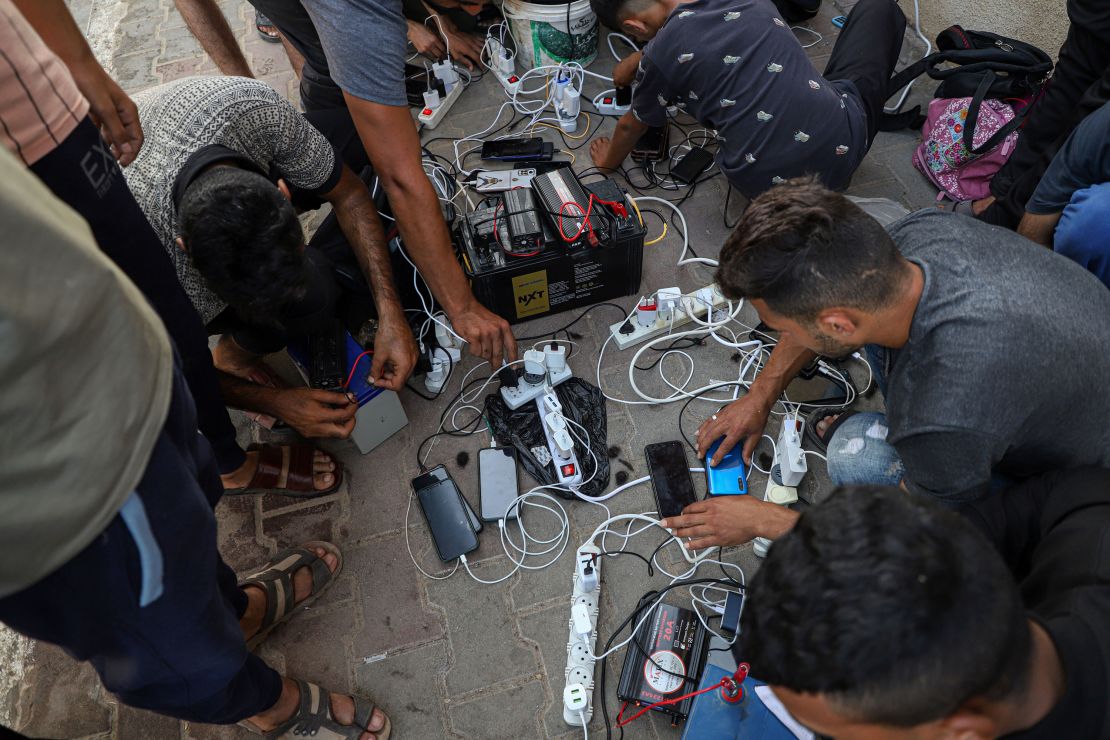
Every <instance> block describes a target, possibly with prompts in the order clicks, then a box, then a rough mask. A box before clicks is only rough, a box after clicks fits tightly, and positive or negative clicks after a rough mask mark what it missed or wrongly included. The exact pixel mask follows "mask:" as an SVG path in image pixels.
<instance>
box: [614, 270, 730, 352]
mask: <svg viewBox="0 0 1110 740" xmlns="http://www.w3.org/2000/svg"><path fill="white" fill-rule="evenodd" d="M664 290H670V289H669V288H666V289H664ZM703 299H704V300H703ZM727 303H728V300H727V299H726V298H725V297H724V296H723V295H721V293H720V291H719V290H717V287H716V285H715V284H714V285H707V286H706V287H704V288H702V289H701V290H699V291H698V292H697V294H696V297H694V298H681V299H680V300H679V303H678V306H676V308H675V309H674V315H673V316H672V317H671V318H670V319H668V320H666V321H664V320H663V319H661V318H660V317H659V311H658V305H657V303H656V296H654V295H653V296H650V297H644V298H641V299H640V302H639V303H638V304H637V306H636V311H635V312H634V316H633V317H632V319H631V320H630V321H618V322H617V323H615V324H611V325H610V326H609V333H610V334H612V335H613V343H614V344H616V345H617V347H618V348H619V349H628V348H629V347H632V346H633V345H637V344H640V343H641V342H646V341H647V340H649V339H654V338H655V337H658V336H660V335H662V334H666V333H668V332H670V331H672V330H674V329H677V328H678V327H680V326H683V325H684V324H688V323H689V322H690V321H692V320H693V319H691V318H690V317H691V315H693V316H696V317H698V318H699V319H701V320H702V321H705V320H707V318H708V317H710V316H711V315H712V310H713V309H716V308H722V307H724V306H725V305H727Z"/></svg>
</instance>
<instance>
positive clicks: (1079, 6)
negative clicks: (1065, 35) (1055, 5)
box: [1068, 0, 1110, 39]
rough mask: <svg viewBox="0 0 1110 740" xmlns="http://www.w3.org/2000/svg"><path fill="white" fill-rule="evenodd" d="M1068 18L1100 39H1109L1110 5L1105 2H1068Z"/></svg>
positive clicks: (1081, 0) (1098, 0) (1080, 0)
mask: <svg viewBox="0 0 1110 740" xmlns="http://www.w3.org/2000/svg"><path fill="white" fill-rule="evenodd" d="M1068 18H1069V19H1070V20H1071V23H1072V25H1073V26H1079V27H1080V28H1082V29H1084V30H1085V31H1087V32H1088V33H1091V34H1094V35H1095V36H1097V37H1099V38H1101V39H1110V4H1108V3H1107V2H1106V1H1105V0H1068Z"/></svg>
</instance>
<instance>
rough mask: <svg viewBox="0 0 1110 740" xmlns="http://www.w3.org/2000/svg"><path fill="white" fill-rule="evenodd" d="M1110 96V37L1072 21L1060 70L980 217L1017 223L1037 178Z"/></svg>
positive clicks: (998, 222)
mask: <svg viewBox="0 0 1110 740" xmlns="http://www.w3.org/2000/svg"><path fill="white" fill-rule="evenodd" d="M1107 101H1110V39H1103V38H1099V37H1097V36H1095V35H1094V34H1092V33H1090V32H1089V31H1087V30H1086V29H1084V28H1080V27H1077V26H1075V25H1072V26H1071V27H1070V28H1069V29H1068V36H1067V39H1065V40H1064V45H1063V46H1062V47H1060V60H1059V61H1058V62H1057V63H1056V71H1055V72H1053V74H1052V79H1051V80H1049V83H1048V85H1047V87H1046V89H1045V92H1044V95H1042V96H1041V99H1040V100H1039V101H1037V102H1036V103H1034V105H1033V109H1032V110H1031V111H1030V112H1029V116H1028V118H1027V119H1026V122H1025V126H1024V127H1023V128H1022V131H1021V136H1020V137H1018V143H1017V146H1016V147H1015V148H1014V153H1013V154H1012V155H1010V159H1009V160H1007V162H1006V164H1004V165H1002V168H1001V169H1000V170H999V171H998V172H997V173H996V174H995V176H994V179H992V180H991V194H992V195H994V197H995V198H996V200H995V202H994V203H993V204H991V206H990V207H989V208H987V209H986V210H985V211H984V212H983V213H982V214H981V215H980V216H979V218H980V219H981V220H983V221H986V222H987V223H992V224H995V225H997V226H1005V227H1007V228H1010V229H1013V228H1016V227H1017V224H1018V222H1019V221H1020V220H1021V217H1022V215H1023V214H1024V213H1025V204H1026V203H1028V202H1029V198H1030V197H1032V195H1033V191H1034V190H1036V189H1037V183H1039V182H1040V181H1041V177H1043V176H1044V173H1045V170H1047V169H1048V165H1049V164H1050V163H1051V162H1052V158H1053V157H1055V156H1056V152H1058V151H1060V148H1061V147H1062V146H1063V145H1064V142H1065V141H1067V138H1068V135H1069V134H1071V132H1072V130H1074V129H1075V127H1076V126H1078V125H1079V122H1080V121H1082V120H1083V119H1084V118H1086V117H1087V116H1088V115H1090V114H1091V113H1092V112H1094V111H1095V110H1097V109H1098V108H1100V107H1101V106H1102V104H1103V103H1105V102H1107Z"/></svg>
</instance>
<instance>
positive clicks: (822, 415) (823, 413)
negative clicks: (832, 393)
mask: <svg viewBox="0 0 1110 740" xmlns="http://www.w3.org/2000/svg"><path fill="white" fill-rule="evenodd" d="M857 413H859V412H857V411H850V410H843V411H838V410H837V409H816V410H814V411H813V412H812V413H810V415H809V416H808V417H807V418H806V429H805V432H804V434H805V438H806V439H808V440H809V441H810V442H812V443H813V445H814V446H815V447H817V448H818V449H819V450H821V452H828V451H829V440H830V439H832V438H833V435H834V434H836V430H837V429H839V428H840V425H841V424H843V423H844V422H845V421H847V420H848V419H850V418H851V417H853V416H855V415H856V414H857ZM830 416H836V417H837V420H836V421H834V422H833V423H832V424H829V426H828V428H827V429H826V430H825V433H824V434H818V433H817V425H818V424H820V423H821V422H822V421H824V420H825V419H827V418H829V417H830Z"/></svg>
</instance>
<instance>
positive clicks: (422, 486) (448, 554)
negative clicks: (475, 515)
mask: <svg viewBox="0 0 1110 740" xmlns="http://www.w3.org/2000/svg"><path fill="white" fill-rule="evenodd" d="M412 487H413V490H414V491H416V500H417V501H419V502H420V510H421V511H422V512H424V520H425V521H427V523H428V529H429V530H431V532H432V541H433V542H434V543H435V546H436V552H438V553H439V558H440V560H442V561H443V562H445V563H449V562H451V561H452V560H454V559H455V558H457V557H459V556H460V555H465V554H466V553H468V552H473V551H474V550H477V549H478V535H477V533H476V532H475V531H474V527H473V526H472V525H471V518H470V514H469V513H468V512H467V507H468V504H467V503H466V499H464V498H463V496H462V493H461V492H460V491H459V488H458V486H456V485H455V481H453V480H452V479H451V476H450V475H449V474H448V473H447V470H446V469H445V468H444V467H443V466H442V465H440V466H437V467H436V468H434V469H432V470H431V471H429V472H427V473H425V474H424V475H421V476H418V477H417V478H414V479H413V481H412Z"/></svg>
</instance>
